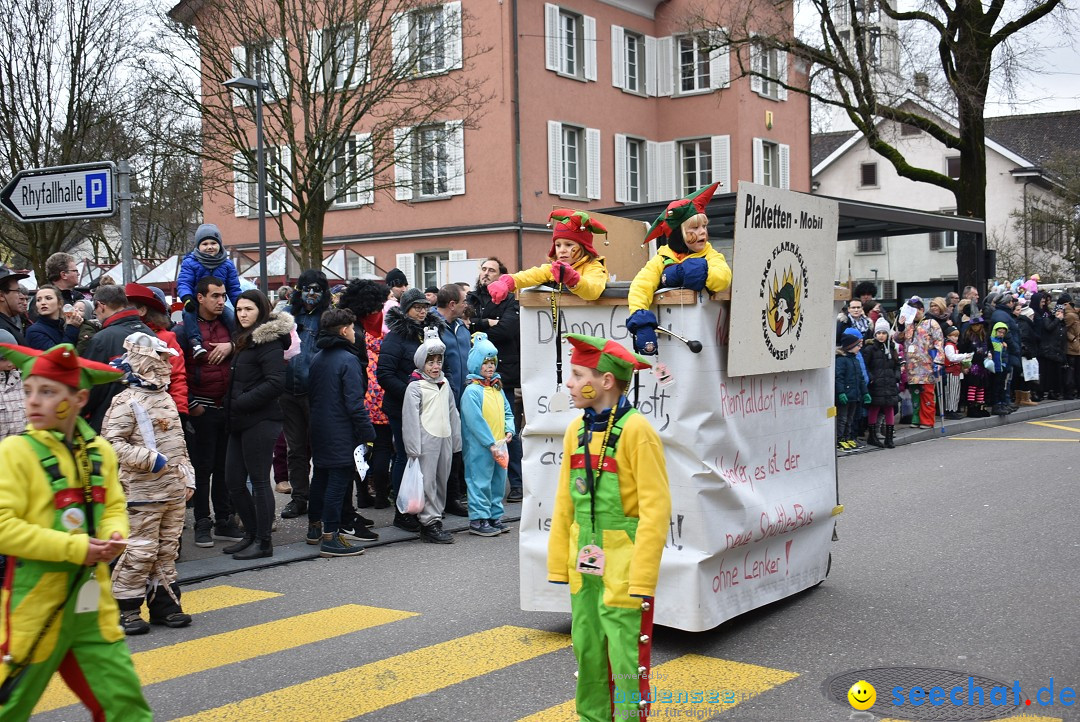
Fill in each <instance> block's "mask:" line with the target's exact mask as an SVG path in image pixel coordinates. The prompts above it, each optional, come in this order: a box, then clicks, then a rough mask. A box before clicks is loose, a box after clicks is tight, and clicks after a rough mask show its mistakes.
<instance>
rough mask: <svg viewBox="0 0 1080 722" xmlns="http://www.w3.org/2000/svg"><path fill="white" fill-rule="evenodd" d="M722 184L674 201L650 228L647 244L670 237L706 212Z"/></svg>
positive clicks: (700, 189) (699, 190)
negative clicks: (706, 207) (656, 239)
mask: <svg viewBox="0 0 1080 722" xmlns="http://www.w3.org/2000/svg"><path fill="white" fill-rule="evenodd" d="M719 185H720V183H719V182H717V183H713V184H712V185H710V186H705V187H704V188H699V189H698V190H696V191H694V192H693V193H691V194H690V195H688V196H686V197H685V198H680V199H679V200H677V201H672V202H671V203H669V204H668V207H667V208H666V209H664V212H663V213H661V214H660V217H659V218H657V219H656V220H655V221H653V224H652V225H651V226H649V232H648V233H647V234H646V235H645V242H644V243H642V245H645V243H648V242H649V241H651V240H652V239H654V238H659V237H660V236H662V235H663V236H670V235H671V234H672V231H674V230H675V229H677V228H678V227H679V226H681V225H682V224H683V223H685V222H686V221H688V220H689V219H690V218H692V217H693V216H696V215H697V214H698V213H704V212H705V206H707V205H709V201H710V200H712V197H713V193H715V192H716V188H717V186H719Z"/></svg>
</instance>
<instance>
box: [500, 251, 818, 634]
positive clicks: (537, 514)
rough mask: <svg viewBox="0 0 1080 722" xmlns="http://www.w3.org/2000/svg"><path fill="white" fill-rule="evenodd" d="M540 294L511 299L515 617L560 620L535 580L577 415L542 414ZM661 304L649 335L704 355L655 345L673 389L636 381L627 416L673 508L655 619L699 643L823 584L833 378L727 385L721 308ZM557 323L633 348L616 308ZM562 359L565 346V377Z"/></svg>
mask: <svg viewBox="0 0 1080 722" xmlns="http://www.w3.org/2000/svg"><path fill="white" fill-rule="evenodd" d="M739 273H740V270H739V268H738V267H736V268H735V275H736V276H738V274H739ZM616 285H617V286H622V288H624V289H625V284H616ZM830 286H831V284H830ZM830 291H831V289H830ZM548 295H549V294H548V293H546V292H545V293H539V292H531V291H526V292H524V293H522V294H520V297H521V302H522V309H521V377H522V387H523V393H524V403H525V413H526V417H527V419H528V424H527V426H526V429H525V435H524V446H525V458H524V464H523V468H524V474H525V501H524V503H523V506H522V519H521V543H520V570H521V571H520V573H521V606H522V608H523V609H526V610H537V611H569V609H570V602H569V591H568V587H567V586H565V585H554V584H549V583H548V582H547V566H546V557H547V545H548V530H549V528H550V524H551V512H552V508H553V506H554V501H555V489H556V484H557V483H558V477H559V466H560V463H561V458H560V457H561V455H562V437H563V433H564V431H565V429H566V427H567V425H568V424H570V422H571V421H573V420H574V419H575V418H577V417H578V416H580V413H581V412H580V411H577V410H574V409H571V410H569V411H559V412H553V411H552V410H551V408H550V401H551V396H552V394H553V392H554V391H555V389H556V382H555V341H554V335H553V333H552V324H551V310H550V306H549V304H548ZM666 295H667V296H668V300H667V301H665V300H661V301H660V302H659V303H658V305H657V306H654V308H655V310H656V311H657V317H658V318H659V319H660V322H661V324H662V325H663V326H665V327H667V328H670V329H671V330H673V331H675V332H677V333H679V334H681V335H683V336H685V337H687V338H690V339H695V340H698V341H700V342H701V343H702V346H703V349H702V351H701V353H698V354H693V353H691V352H690V351H689V350H688V349H687V347H686V346H685V345H683V344H682V343H681V342H679V341H676V340H674V339H670V338H668V337H666V336H661V337H660V344H661V345H660V354H659V359H660V360H661V361H663V362H664V363H665V364H666V365H667V366H668V368H669V370H670V372H671V376H672V377H673V379H674V383H672V384H671V385H667V386H664V385H661V384H660V383H658V382H657V379H656V377H654V376H653V375H652V374H651V373H648V372H645V373H642V374H640V384H639V388H638V391H637V399H638V400H637V406H638V409H639V410H640V411H641V412H642V413H643V414H644V415H645V416H646V417H647V418H648V419H649V421H650V422H651V423H652V424H653V426H654V427H655V428H656V429H657V431H659V433H660V437H661V439H662V440H663V443H664V450H665V456H666V461H667V471H668V478H669V481H670V485H671V497H672V514H671V520H670V525H669V532H668V537H667V543H666V547H665V550H664V555H663V560H662V563H661V569H660V582H659V586H658V589H657V593H656V621H657V622H658V623H659V624H664V625H667V626H671V627H676V628H679V629H684V630H689V631H701V630H705V629H710V628H712V627H715V626H716V625H718V624H720V623H721V622H723V621H725V620H727V619H730V618H731V617H734V616H736V615H738V614H741V613H743V612H746V611H748V610H750V609H754V608H755V607H760V606H762V605H764V604H768V603H769V602H773V601H775V600H778V599H781V598H783V597H787V596H789V595H791V594H794V593H796V592H799V591H801V590H803V589H806V588H807V587H810V586H812V585H814V584H816V583H818V582H820V581H821V580H823V579H824V578H825V574H826V570H827V566H828V559H829V543H830V540H831V537H832V530H833V517H832V516H831V514H832V512H833V509H834V506H835V505H836V477H835V464H836V459H835V453H834V450H833V419H832V418H831V416H830V414H829V409H830V407H832V405H833V378H832V376H833V374H832V370H831V368H828V367H826V368H813V369H803V370H798V371H793V372H770V373H763V374H758V375H754V376H743V377H731V376H729V375H728V373H727V371H726V363H727V359H728V345H729V339H728V335H727V332H728V323H727V318H728V304H727V302H726V301H724V302H719V301H712V300H709V299H707V298H706V299H703V300H701V299H698V297H697V296H696V294H692V293H690V292H687V291H678V292H675V293H670V294H666ZM680 300H681V301H683V302H681V303H680V302H679V301H680ZM562 313H563V314H564V320H565V324H564V330H565V331H568V332H578V333H587V334H592V335H596V336H605V337H607V338H611V339H614V340H616V341H618V342H620V343H622V344H624V345H625V346H626V347H627V348H630V347H631V342H630V338H629V335H628V333H627V331H626V328H625V327H624V325H623V322H624V320H625V319H626V317H627V306H626V302H625V300H620V299H608V298H603V299H601V300H600V301H599V302H596V303H594V304H588V305H584V306H580V305H578V306H572V307H566V308H563V309H562ZM736 313H739V311H738V310H737V311H736ZM816 333H819V334H822V333H823V331H822V330H821V329H817V330H816ZM828 333H829V335H830V336H831V334H832V330H831V327H830V328H829V330H828ZM569 356H570V354H569V347H564V351H563V359H564V364H565V366H564V374H568V373H569ZM630 397H631V400H632V401H633V399H634V391H633V389H631V391H630Z"/></svg>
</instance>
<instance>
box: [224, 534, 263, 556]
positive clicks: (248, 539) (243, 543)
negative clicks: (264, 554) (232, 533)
mask: <svg viewBox="0 0 1080 722" xmlns="http://www.w3.org/2000/svg"><path fill="white" fill-rule="evenodd" d="M253 543H255V537H252V536H245V537H244V538H243V539H241V540H240V541H238V542H236V543H235V544H230V545H229V546H227V547H225V548H224V549H222V550H221V553H222V554H236V553H237V552H242V551H244V550H245V549H247V548H248V547H249V546H251V545H252V544H253Z"/></svg>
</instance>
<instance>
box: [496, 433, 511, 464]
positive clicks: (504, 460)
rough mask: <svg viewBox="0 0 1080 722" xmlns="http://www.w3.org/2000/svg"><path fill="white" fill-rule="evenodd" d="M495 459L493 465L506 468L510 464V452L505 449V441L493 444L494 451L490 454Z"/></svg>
mask: <svg viewBox="0 0 1080 722" xmlns="http://www.w3.org/2000/svg"><path fill="white" fill-rule="evenodd" d="M491 455H492V456H493V457H495V463H496V464H498V465H499V466H501V467H502V468H504V469H505V468H506V467H507V466H509V464H510V452H509V451H508V450H507V449H506V440H505V439H503V440H502V441H496V442H495V450H494V451H493V452H492V454H491Z"/></svg>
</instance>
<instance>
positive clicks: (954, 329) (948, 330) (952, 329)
mask: <svg viewBox="0 0 1080 722" xmlns="http://www.w3.org/2000/svg"><path fill="white" fill-rule="evenodd" d="M1033 313H1034V312H1033ZM954 333H960V329H959V328H958V327H956V326H946V327H945V328H943V329H941V335H942V336H944V337H945V338H948V337H949V336H952V335H953V334H954Z"/></svg>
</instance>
